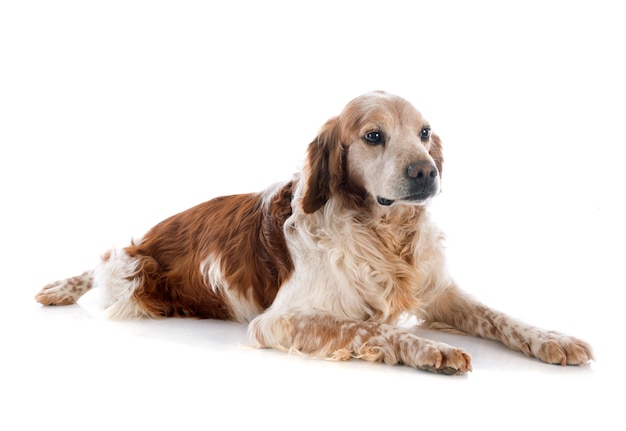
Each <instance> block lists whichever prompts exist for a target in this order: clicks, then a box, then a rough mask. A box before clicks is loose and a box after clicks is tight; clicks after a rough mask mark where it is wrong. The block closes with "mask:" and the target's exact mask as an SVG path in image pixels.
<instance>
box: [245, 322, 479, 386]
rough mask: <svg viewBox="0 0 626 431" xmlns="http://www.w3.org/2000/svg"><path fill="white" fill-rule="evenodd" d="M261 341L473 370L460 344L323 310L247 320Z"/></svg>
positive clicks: (317, 353) (340, 355)
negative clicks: (344, 317)
mask: <svg viewBox="0 0 626 431" xmlns="http://www.w3.org/2000/svg"><path fill="white" fill-rule="evenodd" d="M249 333H250V338H251V339H252V340H254V341H255V342H256V343H257V345H258V346H259V347H272V348H277V349H281V350H288V351H290V350H293V351H298V352H302V353H306V354H309V355H311V356H314V357H318V358H329V359H339V360H346V359H350V358H359V359H364V360H366V361H370V362H384V363H387V364H403V365H408V366H410V367H414V368H417V369H423V370H428V371H433V372H437V373H442V374H463V373H465V372H467V371H471V369H472V366H471V358H470V356H469V355H468V354H467V353H466V352H465V351H463V350H462V349H459V348H455V347H452V346H449V345H447V344H445V343H441V342H438V341H431V340H426V339H423V338H420V337H417V336H416V335H414V334H411V333H410V332H409V331H407V330H405V329H402V328H397V327H395V326H391V325H385V324H379V323H374V322H363V321H359V320H346V319H341V318H338V317H336V316H333V315H331V314H326V313H286V314H280V315H277V314H273V313H267V312H266V313H265V314H262V315H260V316H259V317H257V318H256V319H254V320H253V321H252V322H251V323H250V328H249Z"/></svg>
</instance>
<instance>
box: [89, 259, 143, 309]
mask: <svg viewBox="0 0 626 431" xmlns="http://www.w3.org/2000/svg"><path fill="white" fill-rule="evenodd" d="M136 270H137V259H136V258H132V257H130V256H128V254H127V253H126V252H125V251H124V250H123V249H113V250H111V252H110V255H109V257H108V259H106V260H104V259H103V260H102V262H101V263H100V264H99V265H98V266H97V267H96V268H95V269H94V274H93V275H94V286H95V287H99V288H100V289H99V290H100V302H101V304H102V307H103V308H104V310H105V315H106V316H107V317H109V318H112V319H128V318H140V317H149V316H148V314H147V313H146V312H145V311H143V310H142V308H141V307H139V306H138V305H137V302H136V301H135V300H134V298H133V293H134V291H135V288H136V287H137V286H138V285H140V284H141V283H142V281H143V280H142V279H141V278H138V277H134V274H135V272H136Z"/></svg>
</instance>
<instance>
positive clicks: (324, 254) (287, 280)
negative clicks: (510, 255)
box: [36, 92, 592, 374]
mask: <svg viewBox="0 0 626 431" xmlns="http://www.w3.org/2000/svg"><path fill="white" fill-rule="evenodd" d="M429 127H430V125H429V124H428V123H427V122H426V120H425V119H424V118H423V117H422V115H421V114H420V113H419V112H418V111H417V110H416V109H415V108H414V107H413V106H412V105H411V104H410V103H408V102H407V101H406V100H404V99H401V98H399V97H397V96H393V95H390V94H388V93H384V92H373V93H368V94H366V95H363V96H360V97H358V98H356V99H354V100H353V101H351V102H350V103H349V104H348V105H347V106H346V108H345V109H344V110H343V112H341V113H340V115H338V116H336V117H333V118H331V119H330V120H329V121H328V122H327V123H326V124H325V125H324V126H323V127H322V128H321V130H320V132H319V134H318V136H317V137H315V139H314V140H313V141H312V142H311V143H310V144H309V147H308V149H307V154H306V163H305V166H304V167H303V169H302V171H301V172H299V173H297V174H296V175H295V176H294V177H293V178H292V180H291V181H288V182H285V183H283V184H278V185H274V186H271V187H269V188H268V189H266V190H265V191H263V192H261V193H250V194H242V195H234V196H223V197H219V198H215V199H213V200H210V201H208V202H205V203H202V204H200V205H197V206H196V207H193V208H190V209H189V210H187V211H184V212H182V213H180V214H177V215H174V216H172V217H170V218H168V219H166V220H164V221H163V222H161V223H159V224H158V225H156V226H155V227H154V228H152V229H151V230H150V231H149V232H147V233H146V235H145V236H144V237H143V238H141V239H140V240H138V241H136V242H132V243H131V244H130V245H129V246H127V247H126V248H124V249H120V250H111V251H108V252H107V253H105V255H104V256H103V257H102V262H101V263H100V265H99V266H98V267H96V268H95V269H93V270H91V271H88V272H85V273H83V274H82V275H79V276H76V277H72V278H68V279H65V280H60V281H57V282H54V283H50V284H48V285H47V286H45V287H44V288H43V289H42V290H41V291H40V292H39V293H38V294H37V296H36V299H37V300H38V301H39V302H40V303H42V304H44V305H67V304H72V303H74V302H76V301H77V300H78V299H79V298H80V297H81V296H82V295H83V294H84V293H86V292H87V291H89V290H90V289H91V288H92V287H94V286H98V287H100V288H101V297H102V302H103V306H104V307H105V309H106V311H107V313H108V315H109V316H110V317H113V318H137V317H149V318H159V317H167V316H189V317H197V318H214V319H231V320H236V321H247V322H249V335H250V338H251V340H252V341H253V342H254V343H255V344H256V345H258V346H259V347H272V348H278V349H282V350H288V351H298V352H302V353H305V354H309V355H312V356H315V357H320V358H331V359H338V360H345V359H350V358H359V359H363V360H367V361H372V362H383V363H387V364H404V365H407V366H410V367H414V368H417V369H423V370H428V371H433V372H438V373H442V374H462V373H465V372H467V371H470V370H471V369H472V366H471V358H470V355H469V354H468V353H467V352H465V351H464V350H462V349H459V348H455V347H453V346H449V345H447V344H444V343H440V342H436V341H431V340H427V339H423V338H420V337H417V336H416V335H414V334H412V333H410V332H408V331H406V330H404V329H402V328H398V327H397V326H396V324H397V322H398V320H399V319H400V318H401V317H402V316H403V315H406V314H410V315H413V316H416V317H417V318H418V319H421V320H422V321H423V322H424V323H423V324H424V326H426V327H431V328H435V329H445V330H452V331H457V332H463V333H467V334H471V335H475V336H480V337H485V338H489V339H494V340H498V341H500V342H502V343H504V344H505V345H506V346H508V347H510V348H511V349H513V350H518V351H521V352H522V353H524V354H525V355H527V356H531V357H536V358H539V359H541V360H543V361H545V362H548V363H555V364H561V365H566V364H571V365H580V364H585V363H587V362H588V361H589V360H591V359H592V353H591V348H590V346H589V345H588V344H586V343H585V342H583V341H581V340H579V339H576V338H574V337H570V336H567V335H564V334H561V333H558V332H555V331H546V330H542V329H539V328H536V327H534V326H531V325H528V324H525V323H523V322H521V321H519V320H516V319H513V318H511V317H509V316H508V315H506V314H504V313H501V312H499V311H496V310H493V309H491V308H489V307H487V306H485V305H483V304H481V303H479V302H478V301H476V300H474V299H473V298H471V297H470V296H469V295H467V294H466V293H464V292H462V291H461V290H460V289H459V288H458V287H457V285H456V283H455V282H454V280H453V279H452V277H451V276H450V274H449V273H448V270H447V267H446V263H445V255H444V249H443V245H442V240H443V234H442V232H441V231H440V230H439V229H438V228H437V226H436V225H435V224H434V223H433V222H432V220H431V219H430V216H429V214H428V212H427V209H426V208H427V205H428V202H429V201H430V199H431V198H432V197H434V196H435V195H436V194H437V193H438V191H439V189H440V181H441V175H442V170H443V154H442V143H441V140H440V139H439V137H438V136H437V135H435V134H432V135H431V136H430V137H429V138H427V139H423V138H422V137H420V133H421V131H423V130H424V129H425V128H429ZM373 130H374V131H379V132H381V133H383V134H384V136H385V142H384V145H371V143H367V142H365V141H364V140H363V139H362V138H363V136H364V135H365V134H366V133H368V132H370V131H373ZM417 162H419V163H420V164H422V165H423V166H428V167H429V172H431V173H432V174H431V175H429V178H428V181H429V182H428V183H424V184H428V189H427V188H426V185H423V186H422V185H421V184H422V183H418V182H417V181H416V179H415V177H410V176H409V175H407V169H408V168H407V167H408V166H409V164H415V163H417ZM419 187H423V188H422V189H419V190H428V192H427V193H426V192H425V193H424V194H423V195H420V194H419V193H417V194H416V193H415V190H416V189H418V188H419ZM419 190H418V191H419ZM411 196H419V197H411ZM380 198H385V199H382V200H381V199H380ZM418 199H421V200H418ZM380 202H382V203H380Z"/></svg>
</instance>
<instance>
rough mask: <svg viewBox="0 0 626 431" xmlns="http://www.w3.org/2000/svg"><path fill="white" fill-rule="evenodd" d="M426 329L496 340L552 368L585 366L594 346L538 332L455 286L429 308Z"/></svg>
mask: <svg viewBox="0 0 626 431" xmlns="http://www.w3.org/2000/svg"><path fill="white" fill-rule="evenodd" d="M424 318H425V322H424V326H425V327H427V328H428V327H430V328H433V329H441V328H442V325H441V324H443V327H444V328H445V327H451V328H453V329H458V330H461V331H463V332H465V333H467V334H470V335H475V336H479V337H483V338H489V339H492V340H497V341H500V342H502V343H503V344H505V345H506V346H508V347H509V348H511V349H513V350H518V351H521V352H523V353H524V354H526V355H527V356H532V357H535V358H538V359H541V360H542V361H544V362H548V363H550V364H560V365H583V364H586V363H588V362H589V361H590V360H591V359H593V353H592V350H591V346H590V345H589V344H587V343H585V342H584V341H582V340H579V339H577V338H574V337H571V336H569V335H565V334H562V333H560V332H556V331H547V330H544V329H541V328H537V327H534V326H531V325H528V324H526V323H523V322H521V321H519V320H516V319H513V318H512V317H510V316H508V315H506V314H504V313H501V312H499V311H496V310H493V309H491V308H489V307H486V306H485V305H483V304H481V303H479V302H477V301H475V300H474V299H472V298H471V297H469V296H468V295H466V294H465V293H464V292H461V291H460V290H459V289H458V288H457V287H456V286H452V287H451V288H449V289H448V290H447V291H446V292H444V293H443V294H442V295H441V296H440V297H439V298H438V299H437V300H436V301H434V302H433V303H432V304H430V305H429V306H428V308H427V310H426V314H425V316H424Z"/></svg>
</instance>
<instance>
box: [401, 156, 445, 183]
mask: <svg viewBox="0 0 626 431" xmlns="http://www.w3.org/2000/svg"><path fill="white" fill-rule="evenodd" d="M406 174H407V175H408V176H409V178H412V179H414V180H417V181H424V182H425V183H426V182H429V181H432V180H433V179H434V178H435V177H437V175H438V172H437V168H436V167H435V165H433V164H432V163H431V162H429V161H427V160H420V161H417V162H413V163H411V164H410V165H409V166H408V167H407V169H406Z"/></svg>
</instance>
